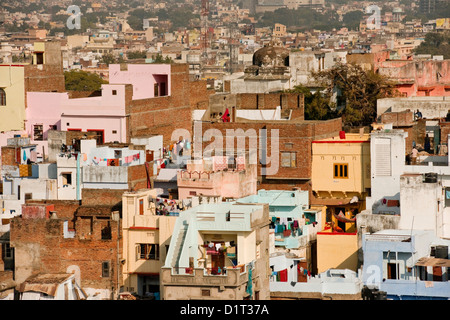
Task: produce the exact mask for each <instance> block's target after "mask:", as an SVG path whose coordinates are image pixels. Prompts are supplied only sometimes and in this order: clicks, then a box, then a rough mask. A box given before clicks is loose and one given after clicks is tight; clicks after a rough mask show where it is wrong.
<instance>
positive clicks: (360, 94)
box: [312, 64, 398, 127]
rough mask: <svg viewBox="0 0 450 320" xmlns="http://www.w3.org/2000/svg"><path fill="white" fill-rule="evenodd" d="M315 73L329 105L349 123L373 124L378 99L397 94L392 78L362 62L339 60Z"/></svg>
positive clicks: (344, 121)
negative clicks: (352, 62) (343, 61)
mask: <svg viewBox="0 0 450 320" xmlns="http://www.w3.org/2000/svg"><path fill="white" fill-rule="evenodd" d="M312 77H313V79H314V80H315V81H316V82H317V83H319V85H320V86H322V87H323V88H324V90H323V93H324V97H325V98H326V99H327V101H329V102H328V105H329V106H330V109H331V110H335V112H336V115H337V116H342V120H343V123H344V125H346V126H357V127H360V126H367V125H370V124H371V123H373V122H374V121H375V120H376V115H377V107H376V106H377V100H378V99H381V98H386V97H394V96H397V95H398V91H397V90H396V88H395V84H394V83H393V82H391V81H389V80H388V79H387V78H385V77H383V76H381V75H380V74H377V73H375V72H373V71H372V70H364V69H362V68H361V67H360V66H359V65H354V64H337V65H335V66H334V67H333V68H331V69H327V70H324V71H319V72H316V73H313V75H312ZM334 97H336V98H334ZM334 106H336V107H334Z"/></svg>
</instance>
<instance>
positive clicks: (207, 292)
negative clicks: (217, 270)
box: [202, 289, 211, 297]
mask: <svg viewBox="0 0 450 320" xmlns="http://www.w3.org/2000/svg"><path fill="white" fill-rule="evenodd" d="M210 296H211V290H208V289H202V297H210Z"/></svg>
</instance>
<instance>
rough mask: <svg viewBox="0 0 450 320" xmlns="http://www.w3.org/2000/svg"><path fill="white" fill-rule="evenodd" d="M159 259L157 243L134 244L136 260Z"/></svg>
mask: <svg viewBox="0 0 450 320" xmlns="http://www.w3.org/2000/svg"><path fill="white" fill-rule="evenodd" d="M140 259H144V260H159V245H157V244H150V243H139V244H137V246H136V260H140Z"/></svg>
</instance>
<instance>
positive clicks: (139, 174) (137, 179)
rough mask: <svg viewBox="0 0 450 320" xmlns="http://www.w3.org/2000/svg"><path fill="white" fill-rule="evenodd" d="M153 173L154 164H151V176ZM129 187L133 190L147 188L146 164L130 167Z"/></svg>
mask: <svg viewBox="0 0 450 320" xmlns="http://www.w3.org/2000/svg"><path fill="white" fill-rule="evenodd" d="M152 173H153V163H152V162H151V163H149V176H151V175H152ZM128 186H129V188H130V189H131V190H139V189H145V188H147V171H146V169H145V164H142V165H138V166H131V167H128Z"/></svg>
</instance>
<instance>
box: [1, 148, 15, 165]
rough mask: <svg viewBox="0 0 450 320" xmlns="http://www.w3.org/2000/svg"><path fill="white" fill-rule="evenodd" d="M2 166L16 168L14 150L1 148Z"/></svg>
mask: <svg viewBox="0 0 450 320" xmlns="http://www.w3.org/2000/svg"><path fill="white" fill-rule="evenodd" d="M1 164H2V165H4V166H17V165H18V164H17V162H16V148H15V147H10V146H3V147H2V163H1Z"/></svg>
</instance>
